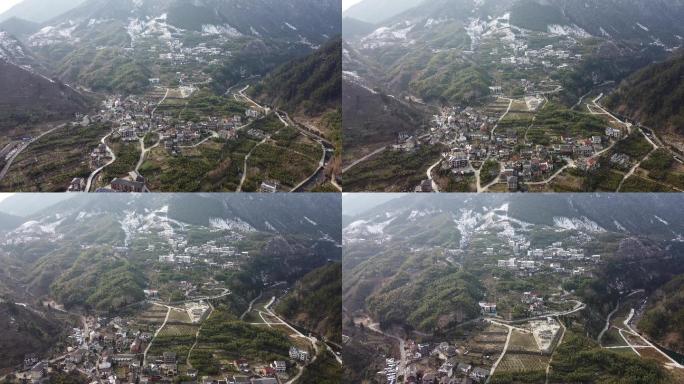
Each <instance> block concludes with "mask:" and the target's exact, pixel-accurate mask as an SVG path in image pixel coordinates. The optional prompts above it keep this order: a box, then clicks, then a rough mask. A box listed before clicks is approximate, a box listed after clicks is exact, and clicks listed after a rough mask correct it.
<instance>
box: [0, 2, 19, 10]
mask: <svg viewBox="0 0 684 384" xmlns="http://www.w3.org/2000/svg"><path fill="white" fill-rule="evenodd" d="M22 1H23V0H0V13H3V12H5V11H6V10H8V9H10V8H12V7H13V6H14V5H15V4H19V3H21V2H22Z"/></svg>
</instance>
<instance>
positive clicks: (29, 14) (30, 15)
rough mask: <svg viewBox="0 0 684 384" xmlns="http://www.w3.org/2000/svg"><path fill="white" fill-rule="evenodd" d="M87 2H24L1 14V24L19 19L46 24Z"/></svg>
mask: <svg viewBox="0 0 684 384" xmlns="http://www.w3.org/2000/svg"><path fill="white" fill-rule="evenodd" d="M84 1H85V0H23V1H22V2H20V3H19V4H17V5H15V6H14V7H12V8H10V9H8V10H7V11H5V12H4V13H2V14H0V22H2V21H5V20H8V19H11V18H18V19H23V20H26V21H30V22H34V23H38V24H40V23H44V22H46V21H48V20H50V19H52V18H55V17H57V16H59V15H61V14H63V13H65V12H67V11H69V10H71V9H73V8H75V7H77V6H78V5H80V4H82V3H83V2H84Z"/></svg>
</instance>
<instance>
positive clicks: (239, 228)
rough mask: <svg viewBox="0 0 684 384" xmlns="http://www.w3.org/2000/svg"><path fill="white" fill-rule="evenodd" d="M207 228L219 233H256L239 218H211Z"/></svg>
mask: <svg viewBox="0 0 684 384" xmlns="http://www.w3.org/2000/svg"><path fill="white" fill-rule="evenodd" d="M209 226H210V227H211V228H214V229H216V230H221V231H235V232H256V229H255V228H254V227H252V226H251V225H249V224H248V223H247V222H245V221H243V220H242V219H240V218H234V219H223V218H216V217H213V218H210V219H209ZM272 227H273V226H271V228H272ZM269 229H270V228H269ZM272 230H275V228H273V229H272Z"/></svg>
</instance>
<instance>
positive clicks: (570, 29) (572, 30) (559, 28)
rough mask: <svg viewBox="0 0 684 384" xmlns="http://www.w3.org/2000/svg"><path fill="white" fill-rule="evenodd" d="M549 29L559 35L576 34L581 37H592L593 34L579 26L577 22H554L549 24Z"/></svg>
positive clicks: (553, 33) (551, 32)
mask: <svg viewBox="0 0 684 384" xmlns="http://www.w3.org/2000/svg"><path fill="white" fill-rule="evenodd" d="M548 31H549V33H550V34H552V35H558V36H574V37H581V38H588V37H591V34H590V33H589V32H587V31H585V30H584V29H582V28H581V27H579V26H578V25H576V24H572V25H559V24H552V25H549V26H548Z"/></svg>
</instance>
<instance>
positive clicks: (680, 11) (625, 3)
mask: <svg viewBox="0 0 684 384" xmlns="http://www.w3.org/2000/svg"><path fill="white" fill-rule="evenodd" d="M535 3H536V4H535V5H537V9H543V8H542V7H539V6H538V4H540V3H542V4H543V3H545V1H541V0H538V1H536V2H535ZM546 3H549V4H550V5H551V6H552V7H554V8H555V9H554V8H551V9H549V11H550V12H553V13H554V14H555V15H556V17H558V16H559V13H560V15H562V16H564V17H563V18H562V19H560V21H561V22H558V21H557V20H551V22H552V23H554V24H564V25H577V26H579V27H580V28H582V29H583V30H585V31H587V32H588V33H590V34H591V35H593V36H606V37H612V38H615V39H620V40H636V41H641V42H644V43H646V44H665V45H667V46H670V47H671V46H680V45H681V44H682V42H683V41H682V36H684V26H683V25H682V24H681V22H680V20H681V18H682V17H683V16H684V2H683V1H681V0H653V1H642V0H609V1H600V0H593V1H584V2H577V1H573V0H550V1H546ZM534 15H536V13H532V15H530V16H528V17H529V18H530V19H532V18H533V16H534ZM511 17H512V18H513V15H512V16H511ZM547 28H548V25H547Z"/></svg>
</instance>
